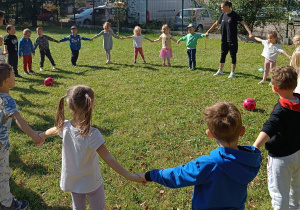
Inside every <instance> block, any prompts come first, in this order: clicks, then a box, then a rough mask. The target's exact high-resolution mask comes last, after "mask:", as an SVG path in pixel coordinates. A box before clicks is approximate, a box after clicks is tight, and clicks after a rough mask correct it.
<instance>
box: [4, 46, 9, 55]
mask: <svg viewBox="0 0 300 210" xmlns="http://www.w3.org/2000/svg"><path fill="white" fill-rule="evenodd" d="M7 54H8V52H7V45H4V52H3V55H7Z"/></svg>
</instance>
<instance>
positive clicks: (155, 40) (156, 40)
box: [145, 37, 162, 42]
mask: <svg viewBox="0 0 300 210" xmlns="http://www.w3.org/2000/svg"><path fill="white" fill-rule="evenodd" d="M145 39H146V37H145ZM161 39H162V38H161V37H159V38H158V39H154V40H153V42H158V41H160V40H161Z"/></svg>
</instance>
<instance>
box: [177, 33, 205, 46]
mask: <svg viewBox="0 0 300 210" xmlns="http://www.w3.org/2000/svg"><path fill="white" fill-rule="evenodd" d="M208 36H209V33H208V32H206V33H205V37H208ZM177 44H178V43H177Z"/></svg>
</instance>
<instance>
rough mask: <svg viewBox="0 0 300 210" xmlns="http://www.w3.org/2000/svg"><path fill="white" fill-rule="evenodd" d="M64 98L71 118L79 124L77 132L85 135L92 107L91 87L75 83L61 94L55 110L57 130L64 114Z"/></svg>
mask: <svg viewBox="0 0 300 210" xmlns="http://www.w3.org/2000/svg"><path fill="white" fill-rule="evenodd" d="M64 98H66V101H67V105H68V107H69V108H70V110H71V111H72V114H73V119H74V120H75V122H76V124H77V125H78V126H79V133H80V134H81V135H82V136H86V135H88V134H89V132H90V127H91V120H92V112H93V108H94V91H93V89H92V88H90V87H88V86H85V85H76V86H73V87H71V88H70V89H69V90H68V92H67V95H66V96H63V97H62V98H61V99H60V101H59V105H58V108H57V111H56V122H55V126H56V127H57V128H58V130H59V132H60V131H61V129H62V128H63V125H64V121H65V116H64Z"/></svg>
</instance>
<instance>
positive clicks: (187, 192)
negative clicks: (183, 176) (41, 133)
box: [0, 26, 294, 210]
mask: <svg viewBox="0 0 300 210" xmlns="http://www.w3.org/2000/svg"><path fill="white" fill-rule="evenodd" d="M160 27H161V26H159V27H158V29H159V28H160ZM22 30H23V27H22V28H17V34H16V35H17V37H18V38H19V39H20V38H21V36H22ZM34 30H35V29H33V28H32V31H34ZM44 33H45V34H47V35H50V36H51V37H53V38H56V39H60V38H63V37H65V36H67V35H69V34H70V31H69V27H66V28H58V27H57V28H55V27H51V28H50V27H44ZM78 33H79V34H80V35H82V36H85V37H92V36H93V35H95V34H97V33H99V31H98V30H91V29H81V28H79V31H78ZM0 34H2V35H4V34H5V31H4V30H3V28H1V30H0ZM120 35H121V36H129V35H132V32H131V31H130V32H121V33H120ZM159 35H160V34H150V33H148V34H147V37H149V38H151V39H156V38H158V37H159ZM36 37H37V35H36V34H34V33H32V37H31V39H32V40H33V41H34V40H35V38H36ZM174 38H176V39H179V38H180V37H179V36H174ZM113 42H114V47H113V50H112V51H111V55H112V64H110V65H105V61H106V59H105V51H104V50H103V48H102V37H100V38H98V39H95V40H94V41H93V42H88V41H82V49H81V50H80V55H79V59H78V66H77V67H72V66H71V64H70V55H71V52H70V49H69V44H68V43H66V42H64V43H60V44H57V43H53V42H51V43H50V49H51V53H52V55H53V57H54V60H55V62H56V64H57V70H56V71H52V70H51V69H52V67H51V64H50V62H49V60H48V59H46V61H45V66H44V71H41V72H40V71H39V59H40V55H39V53H38V51H37V53H36V56H35V57H34V58H33V67H34V68H33V70H34V71H35V72H36V73H35V74H34V75H26V76H23V78H21V79H20V78H16V87H15V88H13V89H12V90H11V91H10V94H11V95H12V97H13V98H14V99H15V100H16V103H17V106H18V109H19V111H20V113H21V115H22V116H23V118H24V119H25V120H26V121H27V122H28V123H29V124H30V125H31V126H32V127H33V128H34V129H35V130H45V129H47V128H49V127H52V126H53V124H54V116H55V111H56V107H57V105H58V101H59V99H60V97H61V96H63V95H64V94H66V91H67V89H68V88H69V87H70V86H72V85H76V84H86V85H89V86H90V87H92V88H93V89H94V91H95V110H94V113H93V121H92V124H93V126H94V127H96V128H98V129H99V130H100V131H101V133H102V134H103V137H104V139H105V140H106V143H105V144H106V146H107V147H108V148H109V150H110V152H111V153H112V155H113V156H114V157H115V158H116V159H117V160H118V161H119V163H120V164H121V165H122V166H124V167H125V168H126V169H128V170H129V171H131V172H132V173H135V172H146V171H148V170H151V169H154V168H158V169H160V168H167V167H175V166H177V165H181V164H185V163H187V162H188V161H190V160H192V159H195V158H197V157H198V156H200V155H208V154H209V153H210V151H211V150H212V149H214V148H216V147H217V145H216V143H215V142H214V141H212V140H211V139H210V138H208V137H207V136H206V135H205V130H206V129H207V126H206V125H205V122H204V117H203V110H204V108H205V107H206V106H209V105H212V104H213V103H215V102H218V101H229V102H232V103H234V104H235V105H236V106H237V107H238V109H239V110H240V111H241V114H242V117H243V124H244V126H245V127H246V134H245V135H244V136H243V137H242V138H241V139H240V144H248V145H249V144H250V145H251V144H253V142H254V141H255V139H256V137H257V135H258V133H259V132H260V129H261V127H262V125H263V123H264V122H265V121H266V120H267V119H268V117H269V114H270V112H271V111H272V109H273V106H274V104H275V103H276V102H277V100H278V97H277V96H276V95H274V94H273V93H272V91H271V88H270V87H269V86H268V85H257V82H259V81H260V80H261V78H262V73H261V72H259V71H257V69H258V68H261V67H262V66H263V62H264V59H263V57H262V56H261V55H260V54H261V52H262V50H263V48H262V46H261V44H258V43H243V42H241V43H239V53H238V64H237V69H236V74H237V78H234V79H228V78H227V76H228V75H229V71H230V57H229V55H228V57H227V63H226V64H225V67H224V72H225V75H224V76H220V77H214V76H213V74H214V73H215V72H216V70H217V68H218V65H219V55H220V40H213V39H205V38H203V39H200V40H199V41H198V46H197V70H196V71H189V70H187V65H188V60H187V55H186V46H185V43H184V42H181V43H180V44H179V45H177V44H175V43H174V42H173V43H172V44H173V54H174V58H172V59H171V64H172V67H162V66H161V64H162V61H161V59H160V58H159V51H160V49H161V43H151V42H149V41H147V40H144V41H143V50H144V55H145V58H146V61H147V64H143V63H142V60H141V58H140V57H138V59H137V64H133V47H132V40H117V39H113ZM283 48H284V50H285V51H286V52H288V53H289V54H291V53H292V52H293V50H294V47H293V46H283ZM288 63H289V61H288V60H287V58H286V57H285V56H279V58H278V60H277V65H288ZM19 72H20V73H21V72H22V61H21V60H19ZM49 76H51V77H53V78H54V82H55V83H54V86H52V87H46V86H44V85H43V80H44V79H45V78H46V77H49ZM249 97H251V98H254V100H255V101H256V103H257V108H256V109H255V110H254V111H246V110H245V109H243V107H242V102H243V100H244V99H245V98H249ZM65 114H66V119H70V118H71V115H70V112H69V111H68V110H67V109H66V111H65ZM10 142H11V145H12V146H11V148H10V166H11V170H12V177H11V179H10V185H11V191H12V193H13V195H15V196H16V198H18V199H20V200H22V199H27V200H28V201H29V202H30V208H31V209H43V210H47V209H71V208H72V207H71V206H72V204H71V202H72V201H71V195H70V193H68V192H66V193H65V192H63V191H62V190H61V189H60V187H59V180H60V168H61V148H62V145H61V139H60V138H59V137H54V138H49V139H47V142H46V143H45V144H44V145H42V146H41V147H35V146H34V145H33V143H32V140H31V139H30V138H29V137H28V136H26V135H25V134H24V133H23V132H22V131H21V130H20V129H19V128H18V127H17V126H16V124H15V123H13V124H12V129H11V133H10ZM262 153H263V156H264V157H265V159H264V160H263V163H262V167H261V170H260V172H259V173H258V176H257V177H256V178H255V179H254V180H253V182H251V183H250V184H249V187H248V198H247V202H246V209H251V208H253V209H263V210H266V209H271V202H270V198H269V194H268V189H267V181H266V178H267V171H266V163H267V158H266V157H267V152H266V151H265V150H264V149H263V148H262ZM99 165H100V168H101V172H102V175H103V178H104V186H105V193H106V209H191V198H192V192H193V187H186V188H181V189H169V188H166V187H163V186H160V185H158V184H155V183H148V184H147V185H146V186H143V185H141V184H138V183H132V182H130V181H128V180H126V179H125V178H123V177H121V176H119V175H118V174H116V172H114V171H113V170H112V169H111V168H109V167H108V166H107V165H106V164H105V162H103V161H102V160H100V161H99ZM88 209H90V208H88Z"/></svg>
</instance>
